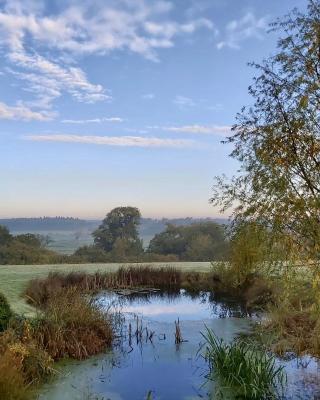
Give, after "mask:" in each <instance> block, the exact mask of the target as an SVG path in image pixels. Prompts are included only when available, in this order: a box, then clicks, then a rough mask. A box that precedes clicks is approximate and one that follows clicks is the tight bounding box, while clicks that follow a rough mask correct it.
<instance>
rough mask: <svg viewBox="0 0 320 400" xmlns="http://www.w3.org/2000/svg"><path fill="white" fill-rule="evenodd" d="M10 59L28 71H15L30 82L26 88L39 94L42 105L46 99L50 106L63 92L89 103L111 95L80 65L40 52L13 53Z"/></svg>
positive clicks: (18, 75) (9, 56) (10, 54)
mask: <svg viewBox="0 0 320 400" xmlns="http://www.w3.org/2000/svg"><path fill="white" fill-rule="evenodd" d="M8 58H9V59H10V61H11V62H12V63H13V64H14V65H15V66H16V67H17V66H18V67H22V68H23V69H24V70H25V71H27V72H14V74H15V75H16V76H17V77H18V78H20V79H23V80H25V81H26V82H27V90H29V91H31V92H33V93H36V94H37V95H38V96H39V98H40V99H41V100H42V106H44V103H45V102H44V101H43V99H46V103H47V105H49V104H50V103H51V101H53V100H54V99H55V98H57V97H59V96H60V95H61V93H62V92H64V91H65V92H67V93H69V94H70V95H71V96H72V97H74V98H75V99H76V100H78V101H81V102H86V103H94V102H96V101H101V100H107V99H109V98H110V97H109V96H108V95H107V94H106V93H105V90H104V88H103V87H102V86H101V85H95V84H92V83H90V82H89V81H88V79H87V77H86V75H85V73H84V72H83V71H82V70H81V69H80V68H77V67H71V66H61V65H59V64H57V63H54V62H51V61H49V60H47V59H46V58H44V57H42V56H40V55H38V54H35V55H29V54H27V53H26V52H25V51H14V52H11V53H9V55H8Z"/></svg>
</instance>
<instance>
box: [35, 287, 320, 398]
mask: <svg viewBox="0 0 320 400" xmlns="http://www.w3.org/2000/svg"><path fill="white" fill-rule="evenodd" d="M96 300H97V301H98V302H99V304H100V305H101V306H102V307H104V308H106V309H108V308H111V309H112V310H113V311H114V315H115V319H116V320H117V324H116V326H117V332H116V339H115V343H114V345H115V346H114V349H113V351H110V352H108V353H107V354H103V355H100V356H99V357H95V358H92V359H90V360H86V361H83V362H72V363H69V364H68V365H67V366H65V367H64V368H63V375H62V376H61V377H59V378H58V379H57V380H56V381H55V382H53V383H51V384H50V385H47V386H46V387H45V388H44V391H43V392H42V393H41V395H40V400H107V399H110V400H142V399H145V398H146V396H147V394H148V393H152V399H153V400H195V399H200V398H202V399H205V398H206V399H208V398H210V396H211V393H213V392H214V383H212V382H210V384H207V385H204V381H205V375H206V373H207V365H206V363H205V362H204V360H203V358H202V357H201V351H200V349H201V346H202V344H203V338H202V336H201V331H203V330H204V326H205V325H207V326H208V327H209V328H211V329H213V330H214V332H215V334H216V335H217V336H220V337H221V338H223V339H224V340H226V341H229V340H232V339H233V338H234V337H235V336H236V335H237V334H239V333H246V332H248V331H249V329H250V324H251V321H252V320H253V319H255V318H257V317H258V316H257V315H251V314H250V313H249V312H248V311H247V310H246V309H245V308H244V307H242V306H241V305H238V304H234V303H226V302H219V301H217V300H216V299H215V298H214V297H213V296H212V295H211V294H210V293H207V292H202V293H199V294H198V295H194V294H190V293H187V292H185V291H183V290H182V291H179V292H175V293H161V292H143V293H131V292H126V293H124V292H120V293H118V294H115V293H103V294H100V295H99V296H98V297H97V299H96ZM178 318H179V324H180V325H179V326H180V328H181V335H182V338H183V339H184V340H185V341H184V342H182V343H180V344H176V343H175V323H174V322H175V321H177V320H178ZM306 361H307V359H304V360H302V362H301V363H300V364H299V365H298V364H295V363H296V361H295V360H288V361H286V362H285V365H286V369H287V371H288V373H289V374H288V375H289V382H288V391H287V394H286V399H312V398H316V397H313V395H314V394H315V393H317V387H318V386H317V384H316V380H317V379H318V366H317V364H316V363H315V361H314V360H310V363H309V365H308V366H307V368H302V367H303V366H305V363H306ZM208 385H210V386H208ZM309 387H310V388H311V389H309Z"/></svg>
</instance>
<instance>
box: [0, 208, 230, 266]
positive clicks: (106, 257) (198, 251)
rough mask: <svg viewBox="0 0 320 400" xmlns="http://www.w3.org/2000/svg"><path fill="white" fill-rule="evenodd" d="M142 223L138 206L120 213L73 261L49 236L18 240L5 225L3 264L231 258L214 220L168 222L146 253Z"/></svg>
mask: <svg viewBox="0 0 320 400" xmlns="http://www.w3.org/2000/svg"><path fill="white" fill-rule="evenodd" d="M141 219H142V218H141V213H140V210H139V209H138V208H136V207H116V208H114V209H113V210H111V211H110V212H109V213H108V214H107V215H106V217H105V218H104V220H103V221H102V222H101V224H100V225H99V226H98V228H97V229H95V230H94V231H93V233H92V236H93V239H94V242H93V244H92V245H88V246H82V247H80V248H78V249H77V250H76V251H75V252H74V254H72V255H70V256H67V255H61V254H58V253H55V252H53V251H49V250H48V249H47V248H46V246H47V245H48V238H47V237H46V236H42V235H38V234H32V233H27V234H19V235H12V234H10V232H9V230H8V228H7V227H5V226H1V225H0V228H1V229H0V264H33V263H35V264H40V263H69V262H70V263H72V262H74V263H77V262H78V263H86V262H87V263H94V262H152V261H214V260H222V259H224V258H225V257H226V255H227V253H228V240H227V238H226V230H225V227H224V226H223V225H222V224H218V223H216V222H213V221H211V220H208V219H207V220H200V222H194V223H191V224H190V219H189V224H181V225H174V224H172V223H169V222H168V223H167V224H166V225H165V229H164V230H163V231H162V232H160V233H157V234H155V235H154V237H153V238H152V239H151V241H150V243H149V246H148V247H147V248H144V246H143V241H142V239H141V237H140V231H139V227H140V224H141ZM70 220H73V219H70Z"/></svg>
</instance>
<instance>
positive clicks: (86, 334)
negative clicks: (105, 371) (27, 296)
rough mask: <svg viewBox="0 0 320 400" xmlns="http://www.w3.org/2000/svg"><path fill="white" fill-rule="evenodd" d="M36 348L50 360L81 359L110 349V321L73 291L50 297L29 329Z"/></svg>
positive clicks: (111, 332) (93, 304)
mask: <svg viewBox="0 0 320 400" xmlns="http://www.w3.org/2000/svg"><path fill="white" fill-rule="evenodd" d="M32 336H33V338H34V340H35V341H36V343H37V345H38V347H39V348H42V349H44V350H45V351H46V352H47V353H48V354H49V355H50V356H51V357H52V358H53V359H55V360H56V359H60V358H64V357H70V358H75V359H84V358H87V357H89V356H91V355H94V354H97V353H100V352H102V351H104V350H105V349H106V348H107V347H109V346H110V345H111V342H112V338H113V331H112V325H111V320H110V318H109V316H108V314H106V313H105V312H104V311H103V310H101V309H100V308H99V306H98V305H97V304H95V303H94V302H92V301H90V300H89V299H87V298H85V297H84V296H83V295H81V293H79V292H78V291H76V290H74V289H65V290H64V291H61V292H59V293H58V294H57V295H55V296H52V297H50V299H49V300H48V302H47V304H46V307H45V309H44V312H43V313H41V314H40V316H39V318H38V319H36V320H35V321H34V323H33V326H32Z"/></svg>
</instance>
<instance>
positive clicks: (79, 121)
mask: <svg viewBox="0 0 320 400" xmlns="http://www.w3.org/2000/svg"><path fill="white" fill-rule="evenodd" d="M61 122H62V123H63V124H92V123H95V124H101V123H103V122H123V118H120V117H109V118H108V117H103V118H93V119H63V120H62V121H61Z"/></svg>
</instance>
